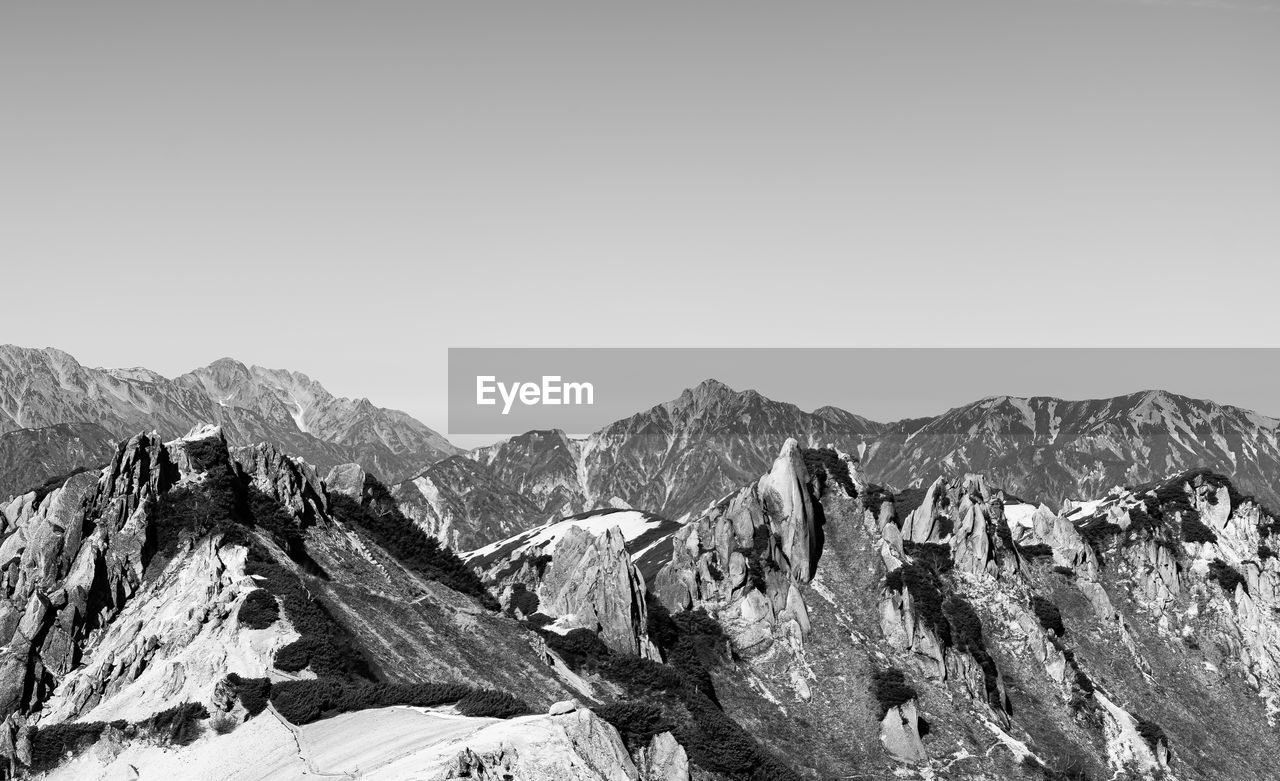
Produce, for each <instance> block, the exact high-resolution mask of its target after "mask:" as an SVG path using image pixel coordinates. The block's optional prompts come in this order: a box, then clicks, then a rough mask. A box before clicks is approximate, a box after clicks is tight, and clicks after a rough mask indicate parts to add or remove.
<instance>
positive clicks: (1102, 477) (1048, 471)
mask: <svg viewBox="0 0 1280 781" xmlns="http://www.w3.org/2000/svg"><path fill="white" fill-rule="evenodd" d="M1278 427H1280V421H1278V420H1276V419H1275V418H1269V417H1265V416H1263V415H1259V414H1257V413H1255V412H1250V411H1248V410H1243V409H1240V408H1238V407H1230V406H1226V405H1223V404H1218V403H1216V402H1213V401H1201V400H1197V399H1191V398H1187V397H1186V396H1179V395H1177V394H1174V393H1169V392H1167V391H1156V390H1152V391H1144V392H1140V393H1131V394H1128V395H1125V396H1117V397H1115V398H1110V399H1099V400H1090V401H1064V400H1062V399H1055V398H1048V397H1043V396H1037V397H1032V398H1017V397H1013V396H996V397H993V398H988V399H983V400H981V401H977V402H974V403H972V404H968V405H965V406H963V407H957V408H956V409H953V410H950V411H948V412H946V413H945V414H943V415H939V416H938V417H936V418H932V419H926V420H915V421H903V422H901V423H898V424H894V425H892V426H890V427H889V428H888V429H887V430H886V431H885V432H884V433H883V434H881V435H880V436H878V437H876V438H875V439H873V440H872V442H871V443H870V444H869V446H868V448H867V451H866V455H865V457H864V460H863V469H864V470H865V471H866V472H867V474H868V475H869V476H870V477H871V478H872V479H874V480H876V481H878V482H883V483H887V484H892V485H896V486H899V487H906V486H919V485H921V484H923V483H925V482H927V481H929V480H932V476H934V475H936V474H938V473H952V474H961V473H964V472H981V473H983V474H985V475H987V477H988V479H989V480H991V481H992V483H993V484H995V485H1000V486H1003V487H1005V488H1006V489H1008V490H1010V491H1013V492H1014V493H1016V494H1018V495H1020V496H1024V497H1026V498H1028V499H1034V500H1035V501H1043V502H1046V503H1049V504H1051V505H1053V506H1059V505H1061V503H1062V502H1063V500H1065V499H1078V498H1080V497H1085V496H1092V495H1095V494H1101V493H1106V492H1107V491H1108V490H1109V489H1111V488H1113V487H1116V486H1125V485H1134V484H1137V483H1141V482H1146V481H1150V480H1157V479H1162V478H1165V477H1168V476H1170V475H1172V474H1175V473H1178V472H1181V471H1183V470H1186V469H1191V468H1194V467H1208V468H1212V469H1215V470H1218V471H1220V472H1224V473H1228V474H1231V475H1233V477H1234V479H1235V481H1236V483H1237V484H1238V485H1240V486H1241V487H1242V488H1244V489H1245V490H1247V491H1250V492H1253V493H1255V494H1257V495H1258V496H1259V497H1260V498H1262V499H1263V500H1264V501H1266V502H1268V503H1269V504H1272V505H1277V504H1280V492H1277V486H1276V484H1275V478H1276V475H1280V435H1278V434H1277V428H1278Z"/></svg>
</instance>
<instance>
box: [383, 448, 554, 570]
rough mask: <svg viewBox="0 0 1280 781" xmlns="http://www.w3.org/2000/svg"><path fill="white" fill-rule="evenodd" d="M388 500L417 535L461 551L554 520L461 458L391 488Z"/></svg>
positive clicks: (487, 471)
mask: <svg viewBox="0 0 1280 781" xmlns="http://www.w3.org/2000/svg"><path fill="white" fill-rule="evenodd" d="M391 494H392V496H394V497H395V500H396V504H397V505H399V507H400V511H401V512H403V513H404V514H405V515H406V516H408V517H409V518H411V519H412V520H413V521H415V522H416V523H417V524H418V525H419V526H421V527H422V529H423V530H425V531H426V532H427V533H428V534H431V535H432V536H434V537H437V538H438V539H440V540H442V541H444V542H445V543H447V544H448V545H449V546H451V547H453V548H455V549H457V550H461V551H468V550H474V549H476V548H479V547H481V546H482V545H484V544H486V543H490V542H493V541H494V540H500V539H503V538H505V537H509V536H511V535H513V534H515V533H517V532H521V531H524V530H525V529H529V528H531V527H533V526H536V525H537V524H539V523H541V522H543V521H545V520H547V519H548V518H552V517H559V516H558V514H557V515H550V514H548V513H546V512H545V510H544V508H543V507H541V506H539V505H538V504H537V503H536V502H534V501H531V500H530V499H528V498H526V497H525V495H524V494H522V493H520V492H518V491H514V490H512V489H511V488H510V486H508V485H507V484H505V483H503V482H502V480H501V479H500V478H499V477H498V476H497V475H495V474H494V473H493V471H492V470H491V469H489V467H487V466H485V465H484V464H483V463H479V462H477V461H473V460H471V459H469V458H466V457H464V456H450V457H449V458H446V459H444V460H442V461H438V462H436V463H435V464H432V465H431V466H430V467H429V468H428V469H427V470H426V471H424V472H423V473H422V474H420V475H418V476H416V477H414V478H412V479H410V480H406V481H404V482H403V483H399V484H397V485H395V486H393V487H392V488H391ZM556 507H557V508H558V507H559V505H556Z"/></svg>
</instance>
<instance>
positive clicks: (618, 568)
mask: <svg viewBox="0 0 1280 781" xmlns="http://www.w3.org/2000/svg"><path fill="white" fill-rule="evenodd" d="M535 593H536V594H537V595H538V598H539V602H540V606H539V611H540V612H542V613H544V614H546V615H548V616H551V617H553V618H556V619H557V621H556V624H555V626H556V629H557V630H558V631H569V630H572V629H576V628H579V627H584V628H587V629H591V630H593V631H597V632H599V635H600V639H601V640H603V641H604V642H605V644H606V645H608V646H609V647H610V648H612V649H614V650H615V651H619V652H621V653H625V654H630V655H633V656H641V657H644V658H647V659H657V658H659V657H658V649H657V648H656V647H655V646H654V645H653V643H652V642H651V641H650V640H649V630H648V620H649V611H648V608H647V606H646V604H645V600H646V597H645V583H644V577H642V576H641V574H640V570H639V569H638V568H637V567H636V565H635V564H634V563H633V562H632V561H631V555H630V554H629V553H628V552H627V547H626V539H625V538H624V537H623V536H622V531H621V530H620V529H619V528H618V527H616V526H614V527H610V528H609V529H608V530H606V531H605V532H604V534H600V535H596V534H592V533H591V532H588V531H586V530H585V529H583V528H582V527H580V526H574V527H571V528H570V529H568V530H567V531H566V532H565V534H564V536H563V537H561V538H560V539H559V540H558V541H557V542H556V544H555V548H554V549H553V552H552V554H551V560H550V561H549V562H548V563H547V565H546V567H545V569H544V573H543V576H542V577H541V579H540V582H538V583H537V590H536V592H535Z"/></svg>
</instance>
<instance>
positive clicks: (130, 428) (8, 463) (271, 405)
mask: <svg viewBox="0 0 1280 781" xmlns="http://www.w3.org/2000/svg"><path fill="white" fill-rule="evenodd" d="M204 423H212V424H216V425H218V426H220V427H221V428H222V430H223V431H224V432H225V434H226V436H227V438H228V439H229V440H230V441H231V442H233V443H238V444H251V443H255V442H270V443H272V444H275V445H277V446H279V447H284V448H287V449H288V450H289V452H291V453H294V454H296V455H299V456H301V457H303V458H306V459H307V461H308V462H310V463H312V464H314V465H316V466H318V467H321V468H325V469H327V468H329V467H331V466H334V465H337V464H341V463H347V462H355V463H359V464H361V465H363V466H365V467H366V468H368V469H370V470H372V471H374V472H376V473H378V474H380V475H383V476H384V477H385V478H386V479H388V480H392V481H398V480H402V479H405V478H407V477H410V476H412V475H414V474H416V473H418V472H420V471H421V470H422V469H423V468H425V467H426V466H429V465H430V464H432V463H435V462H436V461H438V460H440V459H441V458H444V457H447V456H449V455H453V454H454V453H457V452H459V449H458V448H456V447H454V446H453V445H452V444H450V443H449V442H448V441H447V440H446V439H445V438H444V437H442V436H441V435H440V434H438V433H436V432H435V431H432V430H431V429H430V428H428V427H427V426H425V425H423V424H422V423H420V422H418V421H417V420H415V419H414V418H412V417H410V416H409V415H407V414H405V413H403V412H399V411H397V410H389V409H382V408H379V407H375V406H374V405H373V404H371V403H370V402H369V400H368V399H345V398H339V397H336V396H334V395H333V394H331V393H329V392H328V391H327V390H325V389H324V387H323V386H321V385H320V384H319V383H317V382H315V381H314V380H312V379H310V378H309V377H307V376H306V375H304V374H299V373H297V372H290V371H285V370H278V369H264V368H262V367H260V366H253V367H249V366H245V365H244V364H242V363H240V362H238V361H234V360H231V359H229V358H223V359H221V360H218V361H214V362H213V363H211V364H209V365H208V366H204V367H201V368H198V369H195V370H193V371H191V372H188V373H187V374H183V375H181V376H179V377H175V378H173V379H169V378H166V377H163V376H161V375H160V374H158V373H156V372H153V371H151V370H149V369H141V368H133V369H94V368H89V367H85V366H82V365H80V363H79V362H78V361H76V360H75V359H74V358H73V357H71V356H70V355H68V354H66V353H64V352H62V351H60V350H56V349H52V348H45V349H39V350H37V349H28V348H22V347H14V346H12V345H3V346H0V437H3V439H0V454H8V453H17V452H19V451H20V450H21V448H23V447H25V446H26V445H25V444H19V443H26V442H36V443H39V444H38V446H39V447H40V453H41V456H40V459H39V460H40V463H42V464H45V465H46V466H44V467H42V468H41V470H35V469H33V468H32V466H31V465H30V464H23V463H20V459H17V458H15V457H5V460H4V461H3V463H0V494H7V493H12V492H14V491H18V490H21V489H22V488H25V487H27V486H28V485H31V484H33V483H32V482H31V481H32V480H33V479H34V478H36V477H39V476H40V475H39V474H37V472H38V471H43V472H44V473H45V474H44V477H48V476H50V475H55V474H60V473H65V472H68V471H72V470H73V469H76V468H79V467H83V466H87V465H101V464H103V463H105V462H106V460H107V459H108V458H109V457H110V454H111V452H113V451H114V445H115V443H116V442H117V441H119V440H121V439H125V438H128V437H130V436H132V435H133V434H135V433H137V432H138V431H153V430H154V431H156V432H158V433H159V434H160V435H161V436H162V437H165V438H175V437H179V436H182V435H183V434H185V433H186V432H187V431H188V430H190V429H191V428H192V427H194V426H197V425H200V424H204ZM68 425H71V426H74V428H73V429H67V428H65V427H66V426H68ZM59 427H63V428H59ZM46 429H47V430H46ZM40 430H44V431H43V432H42V433H39V434H34V433H32V432H34V431H40ZM10 442H12V444H9V443H10ZM24 481H27V482H24ZM37 482H38V481H37Z"/></svg>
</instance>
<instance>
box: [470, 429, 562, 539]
mask: <svg viewBox="0 0 1280 781" xmlns="http://www.w3.org/2000/svg"><path fill="white" fill-rule="evenodd" d="M470 455H471V457H472V458H474V459H475V460H477V461H479V462H480V463H482V464H484V465H485V466H487V467H488V468H489V469H490V470H492V472H493V475H494V477H496V478H497V479H498V480H500V481H501V482H503V483H504V484H505V485H507V486H508V487H510V488H511V489H512V490H513V491H515V492H517V493H519V494H520V495H522V496H526V497H528V498H529V499H531V500H532V501H533V502H534V503H535V504H537V505H538V506H539V507H540V508H542V512H543V514H545V515H547V516H548V517H559V516H563V515H572V514H573V513H577V512H581V511H583V510H585V509H587V508H586V506H585V504H586V496H585V491H584V488H583V475H582V474H581V472H580V468H579V466H580V462H581V457H582V442H581V441H578V440H574V439H571V438H570V437H569V436H567V435H566V434H565V433H564V432H563V431H556V430H549V431H530V432H527V433H525V434H521V435H520V436H516V437H512V438H511V439H507V440H504V441H502V442H499V443H497V444H495V445H490V446H488V447H482V448H478V449H476V450H475V451H473V452H472V453H471V454H470Z"/></svg>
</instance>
